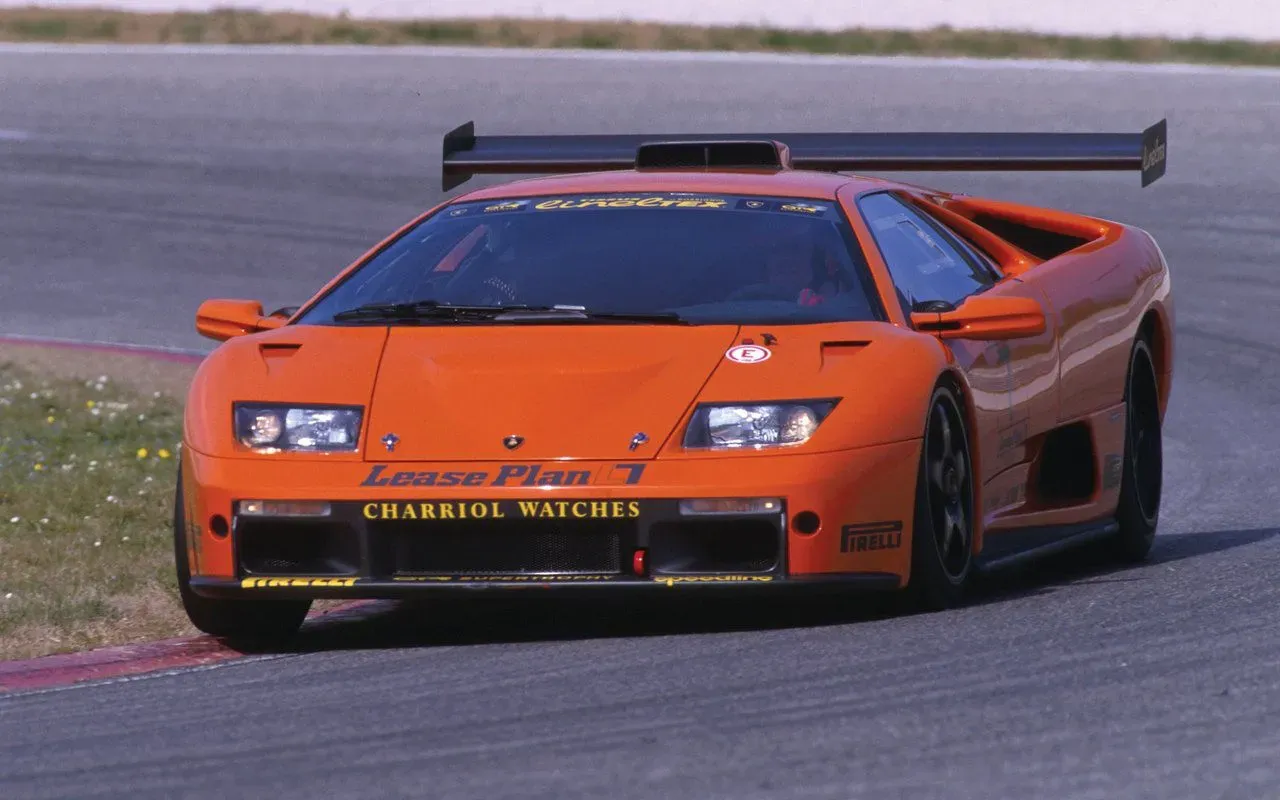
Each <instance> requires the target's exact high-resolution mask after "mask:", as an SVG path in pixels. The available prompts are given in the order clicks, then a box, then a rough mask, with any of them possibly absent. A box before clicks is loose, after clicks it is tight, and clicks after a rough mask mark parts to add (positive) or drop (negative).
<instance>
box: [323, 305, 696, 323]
mask: <svg viewBox="0 0 1280 800" xmlns="http://www.w3.org/2000/svg"><path fill="white" fill-rule="evenodd" d="M333 319H334V321H335V322H353V321H363V322H389V321H397V322H398V321H412V320H424V319H449V320H454V321H458V322H461V321H467V320H494V321H498V322H516V321H530V322H534V321H538V320H549V321H555V322H564V321H569V322H572V321H585V322H590V321H594V320H600V321H602V322H635V323H642V324H643V323H649V324H667V325H688V324H689V323H688V321H687V320H685V319H684V318H683V317H681V316H680V315H679V314H676V313H673V312H654V313H631V312H618V311H588V310H587V309H586V308H584V307H583V306H570V305H554V306H527V305H510V306H455V305H448V304H445V303H440V302H438V301H436V300H424V301H421V302H417V303H371V304H369V305H363V306H360V307H358V308H352V309H348V310H347V311H340V312H338V313H337V314H334V315H333Z"/></svg>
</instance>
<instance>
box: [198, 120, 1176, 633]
mask: <svg viewBox="0 0 1280 800" xmlns="http://www.w3.org/2000/svg"><path fill="white" fill-rule="evenodd" d="M1166 146H1167V133H1166V124H1165V122H1163V121H1161V122H1160V123H1157V124H1156V125H1154V126H1152V127H1151V128H1148V129H1147V130H1146V131H1144V132H1142V133H1136V134H1039V133H1031V134H982V133H963V134H945V133H912V134H875V133H856V134H824V133H804V134H763V135H744V134H737V135H732V136H706V135H697V136H638V135H627V136H476V135H475V131H474V127H473V126H472V125H471V124H470V123H468V124H467V125H464V126H462V127H460V128H458V129H457V130H455V131H453V132H452V133H450V134H448V135H447V136H446V137H445V140H444V148H443V150H444V153H443V170H442V172H443V176H444V188H445V190H446V191H447V190H449V189H452V188H454V187H456V186H457V185H459V184H460V183H462V182H464V181H465V180H466V179H467V178H469V177H470V176H471V175H474V174H479V173H532V174H539V175H543V176H544V177H541V178H534V179H528V180H524V181H520V182H515V183H507V184H504V185H498V186H491V187H488V188H483V189H480V190H477V191H474V192H471V193H469V194H466V195H463V196H461V197H457V198H455V199H452V200H449V201H447V202H445V203H442V204H441V205H439V206H437V207H436V208H434V209H432V210H431V211H429V212H427V213H426V214H424V215H422V216H421V217H419V218H418V219H416V220H414V221H413V222H412V223H410V224H409V225H407V226H405V227H404V228H403V229H401V230H399V231H397V232H396V233H395V234H394V235H392V236H391V237H390V238H388V239H387V240H385V241H384V242H382V243H381V244H378V245H377V246H376V247H375V248H374V249H373V250H371V251H370V252H369V253H367V254H366V255H365V256H363V257H361V258H360V259H359V260H358V261H357V262H356V263H355V264H353V265H352V266H350V267H349V268H348V269H347V270H345V271H343V272H342V273H341V274H340V275H338V276H337V277H336V278H335V279H333V280H332V281H331V282H330V283H329V284H328V285H326V286H325V287H323V289H321V291H320V292H319V293H317V294H316V295H315V296H314V297H313V298H311V299H310V300H309V301H308V302H307V303H306V304H305V305H303V306H302V307H301V308H300V309H296V310H294V309H287V310H284V311H282V312H280V313H276V314H272V315H265V316H264V314H263V308H262V306H261V304H259V303H257V302H252V301H244V300H210V301H207V302H206V303H204V304H203V305H202V306H201V308H200V309H199V312H198V316H197V322H196V325H197V329H198V330H199V331H200V332H201V333H202V334H204V335H206V336H208V337H210V338H213V339H217V340H226V342H225V343H224V344H222V345H221V346H219V347H218V348H217V349H216V350H215V351H214V352H213V353H212V354H211V355H210V356H209V357H208V358H207V359H206V360H205V361H204V363H203V364H202V365H201V367H200V369H199V371H198V373H197V375H196V376H195V379H194V381H193V383H192V385H191V388H190V394H189V397H188V403H187V407H186V409H187V410H186V420H185V428H184V435H183V450H182V459H181V468H180V473H179V479H178V486H177V496H176V503H175V514H174V542H175V555H176V559H177V572H178V577H179V584H180V587H181V592H182V598H183V601H184V603H185V605H186V609H187V612H188V614H189V616H190V618H191V620H192V622H193V623H194V624H195V625H196V626H197V627H198V628H200V629H202V630H204V631H206V632H209V633H212V634H215V635H219V636H225V637H229V638H240V639H245V640H249V639H254V640H259V639H264V638H265V639H275V638H281V637H287V636H289V635H290V634H292V633H293V632H294V631H296V629H297V628H298V626H299V625H300V624H301V622H302V619H303V617H304V615H305V614H306V612H307V610H308V608H309V606H310V603H311V601H312V599H313V598H319V597H353V598H355V597H360V598H364V597H397V596H405V595H410V594H414V593H420V592H421V593H429V592H433V591H449V590H476V589H499V588H501V589H511V588H535V587H536V588H538V589H546V588H548V587H557V588H564V589H570V588H590V589H592V590H599V591H611V590H620V589H623V588H640V587H647V588H651V589H653V590H656V591H677V592H678V591H683V590H686V589H692V588H698V587H717V588H720V589H723V590H726V591H734V590H739V589H743V588H747V587H771V588H773V587H781V586H795V585H820V584H831V583H834V584H839V585H843V586H847V587H849V588H850V589H864V590H885V591H893V590H900V591H902V592H903V593H904V596H906V597H909V598H911V600H912V601H913V603H914V604H915V605H916V606H917V607H924V608H932V609H938V608H945V607H948V606H952V605H954V604H956V603H957V602H959V601H960V600H961V599H962V597H963V594H964V590H965V588H966V586H967V584H968V583H969V582H970V579H971V578H972V576H973V575H974V574H975V573H976V572H977V571H979V570H983V569H987V568H990V567H993V566H996V565H999V564H1002V563H1007V562H1009V561H1010V560H1012V559H1017V558H1022V557H1025V556H1027V555H1028V554H1035V553H1043V552H1045V551H1047V550H1051V549H1057V548H1060V547H1063V546H1065V545H1067V544H1070V543H1076V542H1082V541H1085V540H1099V541H1104V540H1105V542H1107V543H1109V544H1108V546H1109V547H1110V549H1111V551H1112V552H1113V553H1114V555H1115V556H1117V557H1119V558H1122V559H1130V560H1134V559H1141V558H1143V557H1144V556H1145V554H1146V553H1147V551H1148V549H1149V548H1150V547H1151V544H1152V539H1153V536H1154V533H1155V529H1156V523H1157V517H1158V512H1159V506H1160V492H1161V472H1162V462H1161V427H1162V421H1163V417H1164V413H1165V409H1166V408H1167V404H1168V400H1169V391H1170V385H1171V381H1172V365H1173V343H1174V337H1173V329H1174V328H1173V321H1174V309H1173V304H1172V298H1171V294H1170V283H1169V273H1168V268H1167V265H1166V263H1165V259H1164V256H1163V255H1162V253H1161V252H1160V249H1159V247H1158V246H1157V245H1156V242H1155V241H1154V240H1153V239H1152V237H1151V236H1150V235H1148V234H1147V233H1145V232H1144V231H1142V230H1138V229H1136V228H1133V227H1128V226H1126V225H1123V224H1120V223H1116V222H1110V221H1106V220H1101V219H1095V218H1092V217H1086V216H1081V215H1078V214H1069V213H1064V212H1061V211H1054V210H1048V209H1043V208H1033V207H1028V206H1024V205H1015V204H1011V203H1007V202H999V201H995V200H987V199H978V198H974V197H969V196H966V195H958V194H950V193H945V192H940V191H933V190H929V189H923V188H920V187H916V186H911V185H905V184H901V183H895V182H892V181H889V180H884V179H878V178H868V177H858V176H854V175H849V174H840V173H841V171H846V170H869V171H881V170H939V169H947V170H988V169H1008V170H1036V169H1056V170H1093V169H1121V170H1129V169H1132V170H1135V171H1140V172H1141V177H1142V184H1143V185H1144V186H1145V185H1147V184H1149V183H1151V182H1152V181H1155V180H1156V179H1158V178H1159V177H1161V176H1162V175H1163V174H1164V171H1165V164H1166V152H1165V150H1166Z"/></svg>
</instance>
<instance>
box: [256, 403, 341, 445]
mask: <svg viewBox="0 0 1280 800" xmlns="http://www.w3.org/2000/svg"><path fill="white" fill-rule="evenodd" d="M363 414H364V410H363V409H361V408H351V407H342V408H339V407H329V408H318V407H308V406H281V405H266V404H262V403H236V404H235V427H236V440H237V441H238V442H240V444H242V445H244V446H245V447H252V448H253V449H255V450H269V451H275V450H295V451H300V452H335V451H344V450H345V451H351V450H355V449H356V443H357V442H358V441H359V440H360V420H361V417H362V416H363Z"/></svg>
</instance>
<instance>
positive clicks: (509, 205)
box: [484, 200, 529, 214]
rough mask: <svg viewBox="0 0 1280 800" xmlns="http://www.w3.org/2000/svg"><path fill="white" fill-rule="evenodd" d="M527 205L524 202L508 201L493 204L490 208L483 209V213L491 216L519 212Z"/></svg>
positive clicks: (526, 202)
mask: <svg viewBox="0 0 1280 800" xmlns="http://www.w3.org/2000/svg"><path fill="white" fill-rule="evenodd" d="M528 204H529V203H528V201H526V200H510V201H507V202H505V203H495V204H493V205H491V206H485V207H484V213H486V214H493V213H498V212H502V211H519V210H521V209H523V208H524V207H525V206H527V205H528Z"/></svg>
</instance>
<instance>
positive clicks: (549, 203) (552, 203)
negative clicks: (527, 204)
mask: <svg viewBox="0 0 1280 800" xmlns="http://www.w3.org/2000/svg"><path fill="white" fill-rule="evenodd" d="M563 204H564V201H563V200H544V201H543V202H541V203H538V205H536V206H534V208H560V207H561V206H562V205H563Z"/></svg>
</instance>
